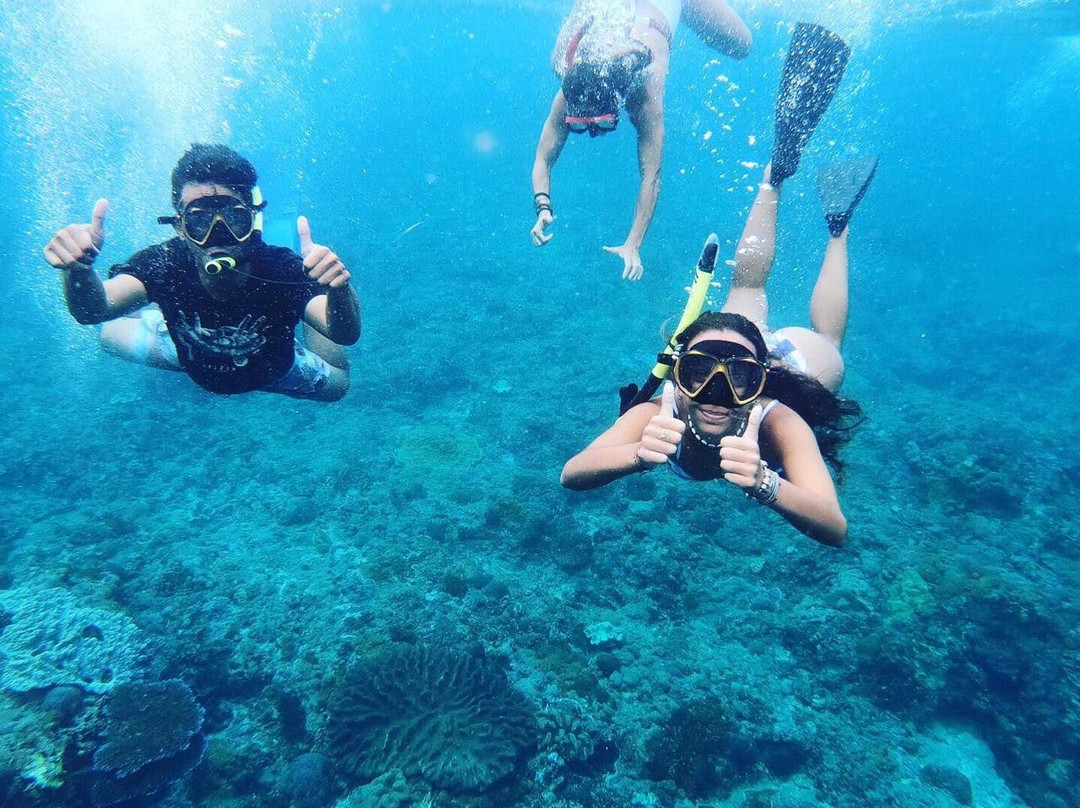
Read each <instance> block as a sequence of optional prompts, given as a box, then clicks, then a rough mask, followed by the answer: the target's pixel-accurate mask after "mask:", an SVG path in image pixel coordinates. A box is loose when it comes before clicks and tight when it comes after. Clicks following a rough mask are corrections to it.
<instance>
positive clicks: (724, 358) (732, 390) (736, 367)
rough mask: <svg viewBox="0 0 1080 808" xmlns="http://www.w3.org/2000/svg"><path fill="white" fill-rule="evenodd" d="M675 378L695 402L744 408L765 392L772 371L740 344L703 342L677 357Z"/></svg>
mask: <svg viewBox="0 0 1080 808" xmlns="http://www.w3.org/2000/svg"><path fill="white" fill-rule="evenodd" d="M673 375H674V378H675V384H676V385H678V387H679V389H680V390H681V391H682V392H683V394H684V395H686V397H687V398H689V399H690V400H691V401H694V402H696V403H698V404H709V405H714V406H718V407H742V406H745V405H747V404H750V403H751V402H753V401H755V400H756V399H757V398H758V397H759V396H760V395H761V394H762V393H763V392H764V391H765V381H766V378H767V377H768V368H767V367H766V366H765V365H764V364H762V363H761V362H759V361H758V359H757V357H755V356H754V354H753V352H751V351H750V350H749V349H747V348H746V347H745V346H743V345H740V344H739V343H737V342H728V341H726V340H702V341H701V342H699V343H697V344H696V345H695V346H694V347H693V348H692V349H690V350H688V351H682V352H680V353H679V354H678V355H677V356H676V357H675V363H674V373H673Z"/></svg>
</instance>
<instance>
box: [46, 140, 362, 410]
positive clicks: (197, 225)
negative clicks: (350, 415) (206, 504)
mask: <svg viewBox="0 0 1080 808" xmlns="http://www.w3.org/2000/svg"><path fill="white" fill-rule="evenodd" d="M257 182H258V178H257V175H256V173H255V168H254V166H252V164H251V163H250V162H248V160H246V159H245V158H244V157H241V156H240V155H239V154H237V153H236V152H235V151H233V150H232V149H230V148H229V147H227V146H222V145H206V144H196V145H193V146H192V147H191V149H189V150H188V151H187V152H185V153H184V154H183V155H182V156H181V157H180V160H179V161H178V162H177V164H176V167H175V168H174V169H173V172H172V204H173V208H174V210H175V214H174V215H171V216H163V217H160V218H159V219H158V221H159V222H160V223H161V224H169V225H172V227H173V228H174V229H175V231H176V235H175V236H174V237H173V238H171V239H169V240H168V241H165V242H163V243H161V244H155V245H154V246H152V247H148V248H146V249H144V250H141V251H140V252H138V253H136V254H135V255H133V256H132V257H131V258H129V259H128V260H127V261H126V262H125V263H123V264H117V265H115V266H113V267H112V268H111V269H110V270H109V273H108V274H109V277H108V279H107V280H104V281H103V280H102V279H101V277H100V276H99V275H98V274H97V273H96V272H95V271H94V268H93V265H94V261H95V260H96V259H97V257H98V255H99V254H100V252H101V249H102V246H103V245H104V241H105V216H106V214H107V213H108V209H109V203H108V201H107V200H105V199H101V200H98V202H97V204H96V205H95V206H94V211H93V216H92V219H91V222H90V223H89V224H72V225H68V226H67V227H65V228H63V229H62V230H60V231H59V232H57V234H56V235H55V236H53V238H52V240H51V241H50V242H49V243H48V245H47V246H46V247H45V260H46V261H48V262H49V264H51V265H52V266H54V267H56V268H57V269H59V270H60V272H61V279H62V282H63V286H64V296H65V299H66V301H67V307H68V311H70V312H71V315H72V316H73V317H74V318H75V319H76V320H77V321H78V322H80V323H83V324H86V325H89V324H94V323H104V324H105V325H104V326H103V327H102V332H101V341H102V346H103V347H104V348H105V349H106V350H107V351H108V352H110V353H112V354H114V355H116V356H119V357H121V358H123V359H128V360H130V361H133V362H140V363H143V364H147V365H151V366H153V367H158V368H164V369H168V370H178V371H183V372H185V373H187V374H188V376H190V377H191V379H192V380H193V381H194V382H195V383H196V384H198V385H199V386H200V387H202V388H204V389H206V390H209V391H210V392H212V393H221V394H232V393H247V392H251V391H253V390H262V391H264V392H269V393H280V394H282V395H286V396H291V397H293V398H303V399H311V400H315V401H337V400H339V399H341V398H342V397H343V396H344V395H345V393H347V392H348V390H349V369H348V362H347V360H345V357H344V351H343V350H342V349H341V347H340V346H342V345H353V344H354V343H356V341H357V340H358V339H359V338H360V302H359V300H358V298H357V296H356V293H355V291H354V290H353V287H352V285H351V284H350V283H349V278H350V275H349V271H348V270H347V269H346V268H345V265H344V264H343V263H342V262H341V259H340V258H339V257H338V256H337V254H336V253H335V252H333V251H332V250H330V249H329V248H328V247H325V246H323V245H320V244H316V243H314V242H313V241H312V238H311V227H310V225H309V224H308V221H307V219H306V218H305V217H303V216H301V217H299V218H298V219H297V222H296V228H297V234H298V235H299V238H300V251H301V255H297V254H296V253H295V252H293V251H292V250H289V249H287V248H284V247H275V246H271V245H269V244H267V243H266V242H264V241H263V239H262V215H263V214H262V211H263V208H265V207H266V203H265V202H264V201H263V199H262V194H261V192H260V191H259V187H258V184H257ZM147 303H154V304H156V305H157V308H154V307H146V308H143V307H144V306H146V304H147ZM140 308H142V312H141V313H140V315H139V316H138V317H123V315H125V314H128V313H129V312H133V311H136V310H138V309H140ZM301 321H302V322H303V323H304V325H305V331H306V334H307V339H306V341H307V344H308V348H305V347H304V346H303V345H301V344H300V342H299V341H298V340H297V339H296V335H295V331H296V326H297V324H298V323H300V322H301ZM316 351H318V353H316Z"/></svg>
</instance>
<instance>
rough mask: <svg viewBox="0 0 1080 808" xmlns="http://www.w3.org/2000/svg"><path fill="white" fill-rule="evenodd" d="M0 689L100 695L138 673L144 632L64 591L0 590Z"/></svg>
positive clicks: (18, 588)
mask: <svg viewBox="0 0 1080 808" xmlns="http://www.w3.org/2000/svg"><path fill="white" fill-rule="evenodd" d="M0 618H2V619H0V626H2V629H0V657H2V665H3V667H2V668H0V687H3V688H4V689H6V690H11V691H15V692H23V691H27V690H36V689H38V688H47V687H53V686H55V685H76V686H78V687H81V688H83V689H85V690H88V691H90V692H92V693H103V692H107V691H109V690H111V689H113V688H114V687H115V686H116V685H117V684H118V683H121V682H124V681H125V680H127V679H129V678H130V677H132V676H133V675H135V674H136V672H137V671H138V670H139V668H140V665H141V664H142V662H143V660H144V656H145V653H146V643H145V640H144V639H143V636H142V632H141V631H140V630H139V628H138V627H137V626H136V625H135V623H134V621H132V620H131V618H129V617H128V616H127V615H125V614H122V613H120V612H114V611H109V610H106V609H99V608H95V607H91V606H85V605H83V604H81V603H80V602H79V600H78V599H77V598H76V597H75V596H74V595H73V594H71V593H70V592H69V591H67V590H65V589H59V588H48V589H38V588H35V587H17V588H15V589H8V590H6V591H0Z"/></svg>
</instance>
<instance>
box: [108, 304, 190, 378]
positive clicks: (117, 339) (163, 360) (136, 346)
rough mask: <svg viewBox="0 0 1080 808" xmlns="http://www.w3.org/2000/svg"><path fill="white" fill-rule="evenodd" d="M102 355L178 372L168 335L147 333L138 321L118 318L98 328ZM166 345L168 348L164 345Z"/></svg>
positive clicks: (131, 318) (136, 319) (140, 321)
mask: <svg viewBox="0 0 1080 808" xmlns="http://www.w3.org/2000/svg"><path fill="white" fill-rule="evenodd" d="M100 339H101V347H102V348H103V349H104V350H105V353H107V354H110V355H112V356H115V357H117V358H118V359H124V360H127V361H128V362H136V363H137V364H140V365H149V366H150V367H154V368H161V369H162V370H180V366H179V365H178V364H177V362H176V359H175V350H170V349H172V340H171V339H169V335H168V333H167V332H166V333H160V332H158V331H156V330H155V331H150V332H148V330H147V327H146V325H145V324H144V322H143V320H142V319H141V318H140V317H119V318H117V319H116V320H109V321H108V322H107V323H104V324H103V325H102V326H101V337H100ZM166 343H168V344H166Z"/></svg>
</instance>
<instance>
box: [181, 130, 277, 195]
mask: <svg viewBox="0 0 1080 808" xmlns="http://www.w3.org/2000/svg"><path fill="white" fill-rule="evenodd" d="M258 182H259V178H258V176H257V175H256V173H255V166H253V165H252V164H251V163H250V162H249V161H248V160H247V159H245V158H244V157H241V156H240V155H239V154H237V153H236V152H235V151H233V150H232V149H230V148H229V147H228V146H223V145H221V144H219V143H194V144H192V146H191V148H190V149H188V150H187V151H186V152H184V153H183V154H182V155H181V156H180V159H179V160H178V161H177V162H176V168H174V169H173V172H172V203H173V207H174V208H176V209H177V210H179V209H180V194H181V193H182V192H183V190H184V186H185V185H188V184H193V185H204V184H205V185H214V184H216V185H224V186H225V187H226V188H230V189H232V190H233V191H236V192H237V193H239V194H242V195H243V196H244V197H245V198H246V199H247V201H248V202H249V203H251V202H252V201H253V200H252V198H251V189H252V188H254V187H255V186H256V184H258Z"/></svg>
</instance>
